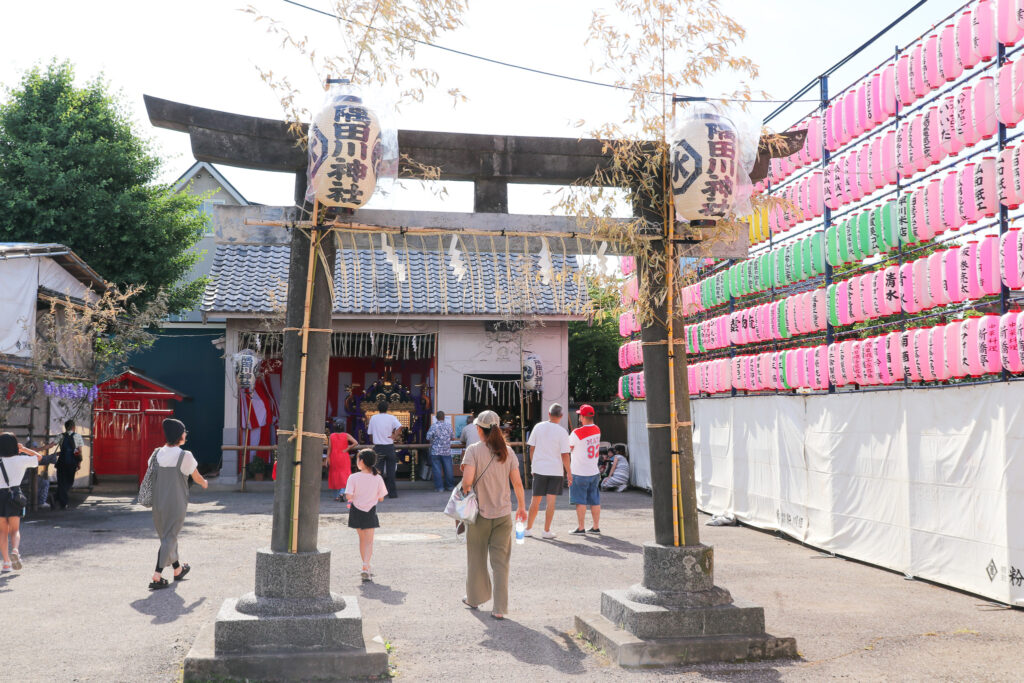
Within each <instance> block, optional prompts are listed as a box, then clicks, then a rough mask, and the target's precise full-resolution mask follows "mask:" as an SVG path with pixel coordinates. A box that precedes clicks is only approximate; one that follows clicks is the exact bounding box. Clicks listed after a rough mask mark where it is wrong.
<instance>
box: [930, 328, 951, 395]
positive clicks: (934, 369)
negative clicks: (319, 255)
mask: <svg viewBox="0 0 1024 683" xmlns="http://www.w3.org/2000/svg"><path fill="white" fill-rule="evenodd" d="M928 367H929V369H930V371H931V374H932V376H933V378H934V379H936V380H938V381H940V382H944V381H946V380H947V379H949V378H950V377H951V376H952V374H953V373H952V372H950V369H949V364H948V363H947V362H946V330H945V326H943V325H939V326H938V327H933V328H931V329H930V330H928Z"/></svg>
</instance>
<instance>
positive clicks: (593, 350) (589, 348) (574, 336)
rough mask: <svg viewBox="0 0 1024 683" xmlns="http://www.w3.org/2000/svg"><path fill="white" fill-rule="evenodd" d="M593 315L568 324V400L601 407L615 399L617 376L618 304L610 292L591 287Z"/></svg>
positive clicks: (608, 289)
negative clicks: (600, 405) (596, 404)
mask: <svg viewBox="0 0 1024 683" xmlns="http://www.w3.org/2000/svg"><path fill="white" fill-rule="evenodd" d="M590 297H591V301H592V304H593V310H594V311H595V312H594V314H593V315H592V316H591V317H590V319H588V320H581V321H574V322H570V323H569V400H570V401H572V402H573V403H586V402H595V403H602V402H604V401H610V400H612V399H613V398H615V395H616V392H617V389H618V381H619V375H621V374H622V373H621V371H620V369H619V346H620V345H621V344H622V342H623V340H622V338H621V337H619V325H618V321H617V320H616V317H615V313H616V311H617V309H618V306H619V302H618V297H617V294H616V293H615V290H614V288H612V287H607V288H601V287H598V286H592V287H591V288H590Z"/></svg>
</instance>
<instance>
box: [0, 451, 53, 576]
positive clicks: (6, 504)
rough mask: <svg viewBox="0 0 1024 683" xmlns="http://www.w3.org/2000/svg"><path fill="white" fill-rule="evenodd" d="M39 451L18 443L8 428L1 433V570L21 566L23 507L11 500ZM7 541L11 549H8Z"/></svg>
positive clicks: (35, 464)
mask: <svg viewBox="0 0 1024 683" xmlns="http://www.w3.org/2000/svg"><path fill="white" fill-rule="evenodd" d="M42 457H43V455H42V453H36V452H35V451H32V450H29V449H27V448H25V447H24V446H22V445H21V444H20V443H18V439H17V437H15V436H14V434H11V433H10V432H4V433H3V434H0V463H2V465H3V467H2V468H0V555H2V556H3V566H2V568H0V571H5V572H9V571H11V569H12V568H14V569H21V552H20V551H19V550H18V546H19V545H20V544H21V517H22V515H24V514H25V508H24V507H22V506H21V505H18V504H16V503H15V502H14V497H15V493H16V491H18V492H20V491H21V489H20V488H19V487H20V485H21V480H22V478H23V477H24V476H25V470H27V469H28V468H29V467H38V466H39V460H40V459H42ZM8 542H9V543H10V546H11V550H10V552H8V551H7V545H8Z"/></svg>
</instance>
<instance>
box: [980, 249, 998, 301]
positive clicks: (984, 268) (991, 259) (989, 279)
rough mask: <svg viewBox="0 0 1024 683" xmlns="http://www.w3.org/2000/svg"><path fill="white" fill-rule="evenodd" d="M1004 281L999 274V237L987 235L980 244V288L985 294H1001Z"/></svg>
mask: <svg viewBox="0 0 1024 683" xmlns="http://www.w3.org/2000/svg"><path fill="white" fill-rule="evenodd" d="M1002 286H1003V280H1002V278H1001V277H1000V273H999V235H987V236H986V237H983V238H982V240H981V242H980V243H979V244H978V287H979V288H980V289H981V291H982V293H983V294H990V295H991V294H999V292H1000V291H1002Z"/></svg>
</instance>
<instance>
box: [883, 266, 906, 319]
mask: <svg viewBox="0 0 1024 683" xmlns="http://www.w3.org/2000/svg"><path fill="white" fill-rule="evenodd" d="M882 273H883V277H882V299H881V304H882V314H883V315H895V314H896V313H899V312H900V311H901V310H903V309H902V306H901V302H900V270H899V266H889V267H888V268H886V269H885V270H883V271H882Z"/></svg>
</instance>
